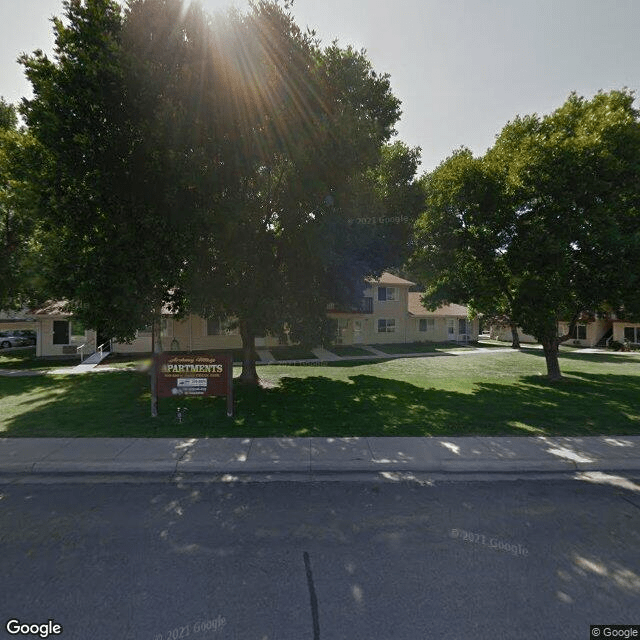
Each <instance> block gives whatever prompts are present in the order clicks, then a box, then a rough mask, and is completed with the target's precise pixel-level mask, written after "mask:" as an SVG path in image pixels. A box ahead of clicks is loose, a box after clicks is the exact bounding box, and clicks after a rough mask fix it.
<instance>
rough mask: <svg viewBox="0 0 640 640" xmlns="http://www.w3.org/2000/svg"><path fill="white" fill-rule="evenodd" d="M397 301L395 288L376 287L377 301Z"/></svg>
mask: <svg viewBox="0 0 640 640" xmlns="http://www.w3.org/2000/svg"><path fill="white" fill-rule="evenodd" d="M397 299H398V289H397V287H378V300H380V301H382V302H385V301H387V302H389V301H393V300H397Z"/></svg>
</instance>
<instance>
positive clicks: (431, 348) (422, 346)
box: [371, 342, 477, 355]
mask: <svg viewBox="0 0 640 640" xmlns="http://www.w3.org/2000/svg"><path fill="white" fill-rule="evenodd" d="M371 346H372V347H374V348H375V349H378V350H379V351H382V352H383V353H388V354H390V355H395V354H399V353H434V352H435V351H443V350H444V351H451V350H454V349H473V348H474V346H475V347H477V344H474V343H470V344H469V345H458V344H456V343H455V342H407V343H398V344H372V345H371Z"/></svg>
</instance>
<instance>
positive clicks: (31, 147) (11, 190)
mask: <svg viewBox="0 0 640 640" xmlns="http://www.w3.org/2000/svg"><path fill="white" fill-rule="evenodd" d="M38 159H39V158H38V153H37V148H36V145H35V144H34V140H33V138H32V137H31V136H30V135H29V133H28V132H27V131H26V130H25V129H24V128H18V119H17V116H16V111H15V108H14V107H13V105H10V104H8V103H7V102H5V101H4V99H2V98H0V309H7V308H12V309H16V308H21V307H22V306H24V305H25V304H26V303H28V302H33V301H34V300H35V298H36V295H37V291H38V289H40V288H41V282H39V280H38V274H37V268H36V266H37V238H36V225H35V216H34V209H35V206H34V205H35V201H34V192H33V190H32V189H31V186H30V185H31V182H30V180H29V176H30V174H31V168H32V167H33V166H35V165H37V163H38Z"/></svg>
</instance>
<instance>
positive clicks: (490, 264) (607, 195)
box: [411, 90, 640, 380]
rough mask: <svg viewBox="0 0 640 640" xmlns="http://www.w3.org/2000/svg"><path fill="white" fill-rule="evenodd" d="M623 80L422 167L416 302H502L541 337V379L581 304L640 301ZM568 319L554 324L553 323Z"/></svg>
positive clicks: (486, 307)
mask: <svg viewBox="0 0 640 640" xmlns="http://www.w3.org/2000/svg"><path fill="white" fill-rule="evenodd" d="M633 100H634V96H633V94H632V93H631V92H629V91H627V90H622V91H611V92H609V93H603V92H600V93H598V94H597V95H596V96H594V97H593V98H592V99H591V100H586V99H584V98H582V97H579V96H577V95H576V94H571V95H570V97H569V98H568V100H567V101H566V102H565V104H564V105H563V106H562V107H560V108H559V109H557V110H556V111H554V112H553V113H552V114H550V115H548V116H545V117H542V118H540V117H538V116H537V115H532V116H526V117H517V118H516V119H514V120H513V121H512V122H510V123H508V124H507V125H506V126H505V128H504V129H503V130H502V132H501V133H500V134H499V136H498V137H497V139H496V143H495V144H494V146H493V147H492V148H491V149H490V150H489V151H488V152H487V153H486V154H485V155H484V156H483V157H481V158H473V157H472V156H471V154H470V153H469V152H468V151H466V150H461V151H459V152H457V153H455V154H454V155H453V156H452V157H451V158H449V159H448V160H446V161H445V162H444V163H443V164H442V165H440V166H439V167H438V168H437V169H436V170H435V171H434V172H433V173H432V174H430V175H429V176H428V177H427V178H426V189H427V210H426V212H425V214H424V215H423V216H422V217H421V218H420V220H419V222H418V224H417V226H416V244H417V247H416V250H415V252H414V254H413V256H412V259H411V265H412V268H413V269H414V270H415V271H416V272H417V273H420V274H422V276H423V278H424V279H425V280H427V281H428V282H429V286H428V288H427V291H426V295H425V302H427V303H428V304H430V305H431V306H432V307H433V306H435V305H437V304H440V303H442V302H444V301H447V300H451V301H465V302H470V303H471V304H472V306H473V307H474V308H475V309H476V310H478V311H480V312H484V313H487V314H490V315H491V314H495V313H496V312H502V313H505V314H507V315H508V316H509V318H510V319H511V321H512V322H514V323H517V324H518V325H519V326H520V327H522V329H523V330H524V331H525V332H526V333H529V334H532V335H533V336H535V337H536V339H538V340H539V341H540V342H541V344H542V346H543V349H544V355H545V359H546V364H547V374H548V377H549V379H551V380H558V379H560V378H561V372H560V366H559V361H558V347H559V345H560V343H562V342H564V341H565V340H567V339H568V338H569V337H570V335H571V333H572V331H573V329H574V327H575V325H576V322H577V321H578V319H579V318H580V317H581V316H582V315H583V314H594V313H598V312H605V311H607V310H611V309H614V310H618V312H619V313H622V312H623V310H624V312H626V313H628V314H629V313H638V311H640V286H639V285H640V271H638V264H640V122H639V114H638V111H637V110H636V109H634V107H633ZM561 321H566V322H568V323H569V330H568V332H567V333H566V334H564V335H558V324H559V322H561Z"/></svg>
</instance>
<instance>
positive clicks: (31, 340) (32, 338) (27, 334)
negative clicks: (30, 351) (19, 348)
mask: <svg viewBox="0 0 640 640" xmlns="http://www.w3.org/2000/svg"><path fill="white" fill-rule="evenodd" d="M13 334H14V335H16V336H22V337H23V338H24V339H25V340H26V341H27V342H26V344H30V345H35V343H36V332H35V331H31V330H29V329H20V330H19V331H14V332H13Z"/></svg>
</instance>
